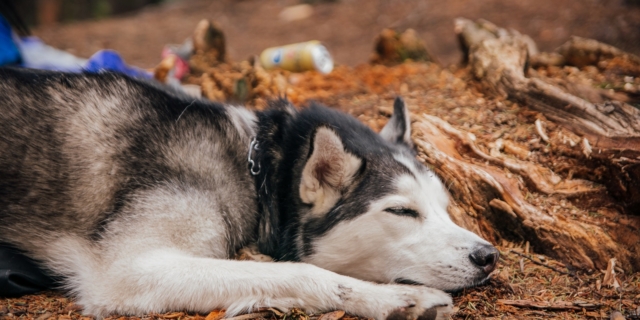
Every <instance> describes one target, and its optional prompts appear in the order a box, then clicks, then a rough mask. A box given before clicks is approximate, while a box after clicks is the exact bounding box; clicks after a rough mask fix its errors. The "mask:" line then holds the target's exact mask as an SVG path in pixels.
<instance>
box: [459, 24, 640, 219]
mask: <svg viewBox="0 0 640 320" xmlns="http://www.w3.org/2000/svg"><path fill="white" fill-rule="evenodd" d="M456 32H457V33H458V38H459V39H460V41H462V42H463V47H464V48H469V49H468V61H469V67H470V69H471V72H472V73H473V75H474V76H475V78H476V79H477V80H479V81H480V83H481V84H482V86H483V88H484V89H485V91H487V92H489V93H491V94H498V95H500V96H503V97H506V98H509V99H512V100H515V101H517V102H519V103H522V104H524V105H525V106H527V107H529V108H531V109H533V110H536V111H539V112H541V113H542V114H543V115H544V116H545V117H546V118H548V119H551V120H553V121H554V122H556V123H558V124H560V125H562V126H563V127H564V128H566V129H567V130H569V131H571V132H573V133H575V134H577V135H578V136H580V137H581V138H582V139H583V141H584V144H585V145H588V148H590V149H591V152H589V153H588V154H585V158H587V159H585V161H591V162H592V163H593V165H594V166H598V165H599V166H603V167H604V168H606V170H607V174H606V175H604V176H605V179H603V180H602V181H597V182H599V183H602V184H604V185H605V186H606V188H607V191H608V193H609V194H610V195H612V196H613V197H614V198H615V199H616V200H617V201H618V202H619V203H620V204H621V205H622V207H623V208H624V211H625V212H626V213H627V214H640V110H638V109H636V108H634V107H633V106H631V105H629V104H626V103H624V102H620V101H605V102H603V103H592V102H590V101H587V100H585V99H583V98H580V97H577V96H575V95H573V94H571V93H568V92H566V91H564V90H563V89H561V88H559V87H557V86H554V85H552V84H550V83H549V82H548V81H545V79H543V78H538V77H527V76H526V75H527V69H528V66H529V57H530V55H531V54H530V51H529V47H530V39H529V38H528V37H525V36H522V35H520V34H519V33H517V32H514V31H507V30H504V29H500V28H497V27H495V26H494V25H492V24H490V23H487V22H484V21H481V22H478V23H476V22H473V21H470V20H466V19H457V20H456ZM563 48H564V49H562V50H560V52H561V53H564V57H565V60H567V61H574V62H576V61H578V60H579V59H577V58H575V56H576V55H578V54H577V53H576V52H581V53H582V54H581V55H580V56H585V54H584V52H587V50H588V49H591V50H592V51H591V52H596V53H597V55H596V53H593V54H586V56H588V57H590V56H595V57H593V58H592V59H591V58H590V59H591V60H585V59H582V60H579V61H578V62H579V63H581V64H584V63H586V62H584V61H587V62H588V61H591V62H594V63H597V62H598V61H601V60H602V59H604V58H611V59H613V58H620V59H622V58H624V59H626V60H628V61H631V62H634V63H635V62H636V60H637V57H635V56H633V55H630V54H624V53H622V52H621V51H620V50H617V49H615V48H612V47H610V46H605V45H597V43H596V44H594V43H593V42H592V41H586V40H579V38H574V39H573V40H572V41H571V42H570V43H569V44H567V45H565V46H563Z"/></svg>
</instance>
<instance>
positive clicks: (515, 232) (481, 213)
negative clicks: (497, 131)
mask: <svg viewBox="0 0 640 320" xmlns="http://www.w3.org/2000/svg"><path fill="white" fill-rule="evenodd" d="M413 128H414V136H413V140H414V142H415V144H416V145H417V147H418V150H419V155H418V157H419V158H420V159H421V160H422V161H424V162H426V163H427V164H429V165H430V166H431V167H433V168H434V170H435V171H436V173H437V174H438V175H439V176H440V177H442V179H443V180H444V181H445V183H446V185H447V187H448V189H449V191H450V192H451V194H452V198H453V199H454V201H453V203H452V204H451V205H450V207H449V213H450V215H451V217H452V220H453V221H454V222H456V223H457V224H459V225H460V226H462V227H464V228H466V229H469V230H471V231H473V232H476V233H478V234H481V235H482V236H484V237H485V238H487V239H489V240H491V241H492V242H494V243H497V242H499V240H500V239H510V240H512V241H513V240H519V241H524V240H526V241H529V242H530V243H531V244H532V245H533V246H534V247H535V248H537V250H538V251H539V252H541V253H544V254H547V255H550V256H553V257H556V258H558V259H560V260H561V261H563V262H565V263H567V264H570V265H573V266H575V267H578V268H582V269H592V270H594V269H595V268H604V267H605V266H606V265H607V261H608V260H609V259H610V257H612V256H615V257H620V258H618V260H620V259H622V260H621V261H624V262H622V263H623V264H626V265H631V264H633V262H632V260H633V255H634V254H633V253H632V252H630V251H629V250H628V249H626V248H625V247H622V246H620V245H619V244H618V243H616V242H615V241H614V239H612V237H610V236H609V235H608V234H607V232H605V231H604V230H603V229H602V228H601V227H600V226H598V225H595V224H589V223H585V222H582V221H575V220H568V219H566V218H565V217H563V216H562V215H553V214H551V213H550V212H549V211H547V210H541V209H540V208H537V207H536V206H534V205H532V204H530V203H528V202H527V200H526V199H525V195H524V194H523V192H522V189H523V186H522V185H521V184H520V182H519V180H518V179H517V177H516V176H514V175H513V174H511V173H510V172H505V170H504V169H503V168H502V167H503V166H504V163H502V162H501V161H498V160H496V161H487V162H484V161H474V160H473V159H470V158H469V157H467V156H466V155H463V154H461V153H460V152H459V151H458V146H459V145H460V144H463V145H464V144H467V146H471V142H470V141H469V140H472V139H471V138H468V137H469V136H470V134H469V133H463V132H461V131H459V130H457V129H454V128H453V127H451V126H450V125H449V124H448V123H446V122H445V121H444V120H441V119H439V118H437V117H434V116H429V115H422V116H419V117H416V118H415V122H414V123H413ZM465 136H466V137H467V138H465ZM472 149H473V147H472ZM472 153H473V152H472ZM475 153H476V154H475V156H476V157H478V158H480V159H482V160H486V158H488V157H490V156H488V155H485V156H486V158H483V157H481V156H478V153H481V152H478V151H476V152H475ZM494 164H495V165H494ZM523 172H524V171H523ZM521 173H522V172H521ZM570 183H571V182H570ZM574 183H579V184H582V183H581V182H574ZM593 188H595V189H593ZM597 188H598V187H597V186H594V185H592V184H589V183H584V186H582V187H581V188H579V191H577V192H593V191H596V190H597ZM590 189H593V190H590Z"/></svg>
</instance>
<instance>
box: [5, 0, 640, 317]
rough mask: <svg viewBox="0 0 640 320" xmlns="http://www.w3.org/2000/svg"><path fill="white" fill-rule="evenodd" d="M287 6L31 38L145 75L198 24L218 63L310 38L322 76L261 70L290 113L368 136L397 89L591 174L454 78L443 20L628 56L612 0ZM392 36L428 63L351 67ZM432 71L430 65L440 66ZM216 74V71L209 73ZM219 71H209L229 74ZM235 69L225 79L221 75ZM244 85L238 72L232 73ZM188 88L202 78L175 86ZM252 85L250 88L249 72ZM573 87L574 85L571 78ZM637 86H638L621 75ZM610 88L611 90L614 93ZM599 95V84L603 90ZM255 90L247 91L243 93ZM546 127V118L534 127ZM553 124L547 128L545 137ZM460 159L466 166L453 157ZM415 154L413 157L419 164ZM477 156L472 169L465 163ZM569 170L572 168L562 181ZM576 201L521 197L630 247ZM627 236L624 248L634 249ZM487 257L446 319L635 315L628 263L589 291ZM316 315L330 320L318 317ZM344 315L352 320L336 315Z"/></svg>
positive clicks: (598, 277)
mask: <svg viewBox="0 0 640 320" xmlns="http://www.w3.org/2000/svg"><path fill="white" fill-rule="evenodd" d="M296 3H297V1H292V0H291V1H290V0H245V1H228V0H221V1H201V0H190V1H188V0H183V1H170V2H166V3H164V4H162V5H160V6H157V7H150V8H147V9H145V10H142V11H141V12H138V13H134V14H131V15H127V16H122V17H115V18H111V19H106V20H101V21H85V22H77V23H73V24H67V25H59V26H57V27H55V28H52V29H48V30H42V29H36V30H35V34H37V35H38V36H40V37H42V38H43V39H44V40H45V41H46V42H48V43H49V44H51V45H53V46H56V47H59V48H63V49H66V50H69V51H71V52H73V53H75V54H77V55H79V56H83V57H88V56H90V55H91V54H92V53H93V52H95V51H97V50H99V49H102V48H112V49H116V50H118V51H120V52H121V53H122V54H123V55H124V57H125V59H126V60H127V61H128V62H129V63H131V64H134V65H138V66H141V67H145V68H150V67H153V66H154V65H155V64H157V63H158V62H159V60H160V59H159V55H160V51H161V49H162V46H163V45H164V44H166V43H179V42H181V41H183V40H184V39H185V38H186V37H188V36H189V35H190V34H191V33H192V31H193V28H194V26H195V24H196V23H197V22H198V21H199V20H200V19H202V18H209V19H212V20H214V21H216V22H218V23H219V24H220V25H221V26H222V28H223V30H224V31H225V33H226V36H227V45H228V49H229V54H230V56H231V57H232V59H234V60H236V61H238V60H243V59H245V58H247V57H248V56H251V55H254V54H258V53H259V52H260V51H261V50H262V49H264V48H266V47H269V46H274V45H279V44H286V43H292V42H298V41H304V40H310V39H318V40H321V41H323V42H324V43H325V44H326V45H327V47H328V48H329V50H330V51H331V53H332V54H333V55H334V57H335V60H336V61H337V62H338V64H342V65H341V66H338V67H337V68H336V69H335V71H334V72H332V73H331V74H329V75H326V76H323V75H320V74H318V73H316V72H305V73H299V74H295V73H288V72H272V73H270V74H268V75H261V77H266V78H268V79H269V81H268V82H269V83H270V84H271V86H276V87H277V85H278V83H280V82H282V83H285V84H286V89H284V90H283V91H279V92H275V91H271V94H274V93H278V94H282V93H286V94H287V97H288V98H289V99H291V100H292V101H293V102H294V103H296V104H303V103H304V102H305V101H308V100H310V99H313V100H318V101H320V102H322V103H325V104H327V105H329V106H332V107H336V108H340V109H342V110H344V111H346V112H348V113H350V114H352V115H354V116H356V117H358V119H360V120H361V121H363V122H364V123H366V124H367V125H369V126H370V127H372V128H373V129H374V130H379V129H380V128H381V127H382V125H384V123H385V122H386V121H387V116H388V112H387V111H385V110H388V109H389V107H390V106H391V103H392V100H393V98H394V97H395V96H396V95H398V94H401V95H402V96H403V97H404V98H405V101H406V102H407V104H408V106H409V108H410V110H411V111H412V113H413V114H414V115H421V114H423V113H424V114H429V115H434V116H437V117H440V118H441V119H443V120H445V121H447V122H449V123H450V124H451V125H452V126H453V127H455V128H456V129H459V130H464V131H466V132H470V133H473V134H474V135H475V136H476V137H478V144H479V145H480V146H481V147H482V148H485V149H489V145H490V143H492V142H493V141H495V140H496V139H499V138H501V139H505V140H507V139H510V140H513V141H515V142H517V143H519V144H521V145H523V146H525V147H526V148H527V150H531V151H532V152H533V154H534V155H535V157H536V159H537V161H538V162H539V163H543V164H545V166H547V167H549V168H551V169H552V170H554V171H555V172H556V173H558V174H560V175H562V176H563V177H566V176H572V175H574V174H575V175H578V176H579V177H580V178H583V179H595V178H594V177H592V176H591V175H590V173H589V172H586V171H585V173H580V172H579V170H574V169H576V168H574V167H567V166H564V167H563V166H562V165H563V164H566V163H569V162H567V161H564V162H563V161H559V160H562V157H561V156H562V155H561V154H559V153H556V151H555V150H554V149H553V148H549V145H548V144H545V143H541V142H540V139H538V138H537V134H536V131H535V129H534V127H535V126H534V122H535V121H536V119H543V120H545V119H544V116H543V115H540V114H539V113H537V112H534V111H531V110H529V109H528V108H527V107H526V106H523V105H519V104H518V103H514V102H512V101H508V100H504V99H501V98H495V97H490V96H487V95H485V94H483V93H482V91H481V90H479V89H478V88H477V85H476V83H475V82H474V80H473V78H472V76H471V75H470V74H469V72H468V70H467V69H465V68H461V67H458V66H455V65H452V66H449V65H450V64H455V63H456V62H458V61H459V60H460V58H461V53H460V50H459V49H458V47H457V42H456V38H455V35H454V33H453V19H454V18H455V17H458V16H464V17H467V18H473V19H477V18H484V19H487V20H489V21H492V22H494V23H496V24H498V25H500V26H503V27H511V28H515V29H517V30H519V31H521V32H522V33H525V34H529V35H530V36H531V37H532V38H533V39H534V40H535V41H536V42H537V44H538V46H539V47H540V49H541V50H542V51H549V50H552V49H554V48H555V47H557V46H558V45H560V44H562V43H564V42H565V41H566V40H568V38H569V37H570V36H571V35H579V36H583V37H590V38H595V39H598V40H601V41H604V42H607V43H610V44H613V45H615V46H618V47H619V48H621V49H624V50H627V51H629V52H632V53H636V54H638V53H640V7H638V6H629V5H627V4H625V3H626V2H624V1H621V0H620V1H595V0H592V1H574V0H571V1H568V0H567V1H562V0H556V1H551V0H540V1H533V0H522V1H509V0H487V1H475V2H473V1H462V0H451V1H428V2H427V1H414V0H397V1H382V0H380V1H377V0H376V1H374V0H369V1H367V0H343V1H339V2H337V3H325V4H319V5H316V6H315V7H314V14H313V15H312V16H311V17H310V18H308V19H306V20H302V21H297V22H289V23H287V22H284V21H281V20H280V19H279V18H278V14H279V12H280V11H281V10H282V9H283V8H284V7H286V6H288V5H292V4H296ZM388 26H392V27H396V28H398V29H400V30H402V29H405V28H409V27H411V28H414V29H416V30H417V31H418V33H419V34H420V36H421V37H422V38H423V39H424V40H425V41H426V43H427V45H428V47H429V49H430V51H431V53H432V54H434V55H435V56H436V57H437V59H438V60H439V61H440V63H441V64H440V65H438V64H436V63H405V64H401V65H398V66H394V67H387V66H381V65H376V66H372V65H368V64H364V63H365V62H367V60H368V59H369V56H370V54H371V51H372V47H373V38H374V37H375V35H376V34H378V33H379V31H380V30H381V29H382V28H383V27H388ZM443 65H444V66H443ZM224 68H227V69H228V70H226V71H225V70H223V69H224ZM231 69H232V68H231V67H229V66H222V67H218V69H212V71H211V72H212V74H213V73H215V71H216V70H217V71H221V72H220V73H219V74H223V72H222V71H224V72H228V74H229V75H230V76H236V74H238V72H236V71H234V70H231ZM589 70H590V69H581V70H579V69H578V68H575V67H556V68H551V69H548V70H547V69H544V70H543V69H541V70H538V72H539V73H540V74H542V73H544V74H545V75H546V74H550V75H551V74H552V75H553V77H554V78H557V79H563V80H562V81H565V79H569V78H570V77H578V76H579V77H580V78H581V79H582V78H587V77H592V78H593V79H591V78H589V79H590V80H589V81H590V82H589V85H593V86H599V87H602V86H603V85H604V84H606V83H608V84H609V85H610V86H612V87H613V89H612V90H614V89H615V90H616V91H618V90H622V89H621V88H618V87H619V86H617V85H611V84H615V81H612V80H610V79H599V78H597V77H596V76H601V75H599V74H597V72H596V75H595V76H591V75H590V73H589ZM234 72H235V73H234ZM241 76H245V75H241ZM189 81H190V82H192V83H199V84H202V82H203V81H204V80H203V77H200V76H198V77H193V78H190V79H189ZM256 81H257V82H260V81H264V80H261V78H260V77H258V79H257V80H256ZM585 81H586V80H585ZM633 81H634V82H632V83H630V84H629V85H633V86H634V88H637V89H638V90H639V91H640V78H638V77H636V78H634V79H633ZM620 87H622V86H620ZM607 88H609V87H607ZM254 89H255V88H254ZM265 92H266V91H263V92H257V91H256V92H255V96H254V97H253V98H252V100H250V101H248V104H249V105H250V106H254V107H257V108H260V107H261V103H262V102H263V101H264V99H265V98H268V96H269V94H268V93H265ZM545 121H546V120H545ZM557 129H558V128H556V126H554V125H553V124H551V123H550V122H549V128H548V130H550V134H553V133H554V132H553V131H557ZM460 152H461V153H464V154H465V157H469V158H472V157H473V156H472V155H470V154H469V153H468V152H466V153H465V151H464V148H461V149H460ZM421 156H423V154H419V157H421ZM473 161H480V160H477V159H476V160H473ZM574 171H576V172H578V173H574ZM582 200H583V199H565V198H563V197H559V196H545V195H542V194H539V193H535V192H532V193H531V194H530V195H528V197H527V201H529V203H531V204H532V205H535V206H537V207H539V208H541V210H544V211H545V212H550V211H553V214H554V215H558V216H562V218H563V219H567V220H576V221H590V222H594V221H601V223H602V224H603V225H605V226H606V224H607V222H608V221H609V220H608V219H619V220H623V222H624V228H625V229H624V230H627V231H626V232H628V233H627V234H624V233H621V232H618V233H617V235H616V230H613V231H612V230H607V231H608V232H611V233H612V237H616V236H617V237H619V239H618V238H616V239H617V240H620V241H623V240H624V241H628V242H629V247H634V246H635V247H640V245H639V244H640V241H638V238H639V237H640V236H639V235H640V216H631V215H627V216H621V215H619V212H618V211H617V210H618V209H617V208H616V206H615V203H614V201H613V200H612V199H610V198H606V199H602V201H600V202H598V203H597V204H596V205H593V202H590V204H589V205H588V206H587V205H585V202H584V201H583V203H581V201H582ZM634 241H635V242H634ZM494 242H496V244H497V245H498V247H499V249H500V251H501V259H500V263H499V267H498V270H497V271H495V273H494V274H493V276H492V279H491V280H490V281H489V282H488V284H486V285H484V286H481V287H478V288H472V289H468V290H464V291H462V292H459V293H456V294H454V301H455V309H454V311H455V312H454V314H453V318H454V319H609V318H610V316H611V314H612V312H614V311H619V312H621V313H622V314H623V315H624V316H625V317H626V319H640V274H639V273H637V272H635V273H634V272H632V270H631V267H629V266H623V268H620V267H618V268H617V269H615V271H616V274H617V280H618V282H619V287H617V288H615V287H611V286H606V285H604V284H603V281H604V274H605V270H604V269H603V268H596V269H595V270H593V269H592V270H576V269H575V268H573V267H571V266H570V265H568V264H566V263H565V262H563V261H558V260H557V259H554V258H553V257H550V256H547V255H544V254H542V252H543V251H544V250H543V248H536V247H534V246H533V245H531V246H530V245H529V244H528V243H527V242H526V241H525V240H524V239H498V240H497V241H494ZM259 311H264V312H262V313H259V314H255V315H253V316H249V317H245V318H243V319H258V318H260V319H273V320H276V319H278V320H283V319H285V318H286V319H287V320H316V319H318V318H319V315H308V314H304V313H302V312H298V311H294V312H293V313H291V314H287V315H284V314H279V313H277V312H276V313H273V312H271V311H268V310H266V311H265V310H259ZM219 314H220V313H219V312H213V313H211V314H208V315H207V314H203V315H198V314H193V313H186V312H182V311H181V310H174V311H172V312H169V313H166V314H151V315H145V316H142V317H130V318H127V317H119V316H114V317H112V319H198V320H203V319H206V320H217V318H218V315H219ZM4 318H7V319H38V320H41V319H42V320H43V319H61V320H62V319H64V320H66V319H82V318H83V316H82V315H81V313H80V306H77V305H75V304H74V303H73V301H72V300H71V299H68V298H66V297H64V296H63V295H62V294H60V293H45V294H41V295H32V296H26V297H22V298H17V299H1V300H0V319H4ZM323 319H337V318H336V317H333V318H331V317H324V318H323ZM342 319H344V320H356V319H357V318H355V317H353V316H350V315H344V317H343V318H342Z"/></svg>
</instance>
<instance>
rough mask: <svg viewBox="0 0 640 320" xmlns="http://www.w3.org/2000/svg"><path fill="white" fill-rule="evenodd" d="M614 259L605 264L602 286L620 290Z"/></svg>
mask: <svg viewBox="0 0 640 320" xmlns="http://www.w3.org/2000/svg"><path fill="white" fill-rule="evenodd" d="M615 268H616V258H611V259H610V260H609V263H608V264H607V271H605V272H604V279H603V280H602V284H603V285H605V286H609V287H613V288H614V289H616V290H617V289H618V288H620V283H619V282H618V279H616V270H615Z"/></svg>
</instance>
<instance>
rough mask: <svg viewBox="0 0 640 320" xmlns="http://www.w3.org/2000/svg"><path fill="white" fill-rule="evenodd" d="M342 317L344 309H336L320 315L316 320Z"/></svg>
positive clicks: (334, 319) (335, 319) (330, 319)
mask: <svg viewBox="0 0 640 320" xmlns="http://www.w3.org/2000/svg"><path fill="white" fill-rule="evenodd" d="M342 317H344V311H342V310H336V311H333V312H328V313H325V314H323V315H321V316H320V317H319V318H318V320H340V319H342Z"/></svg>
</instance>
